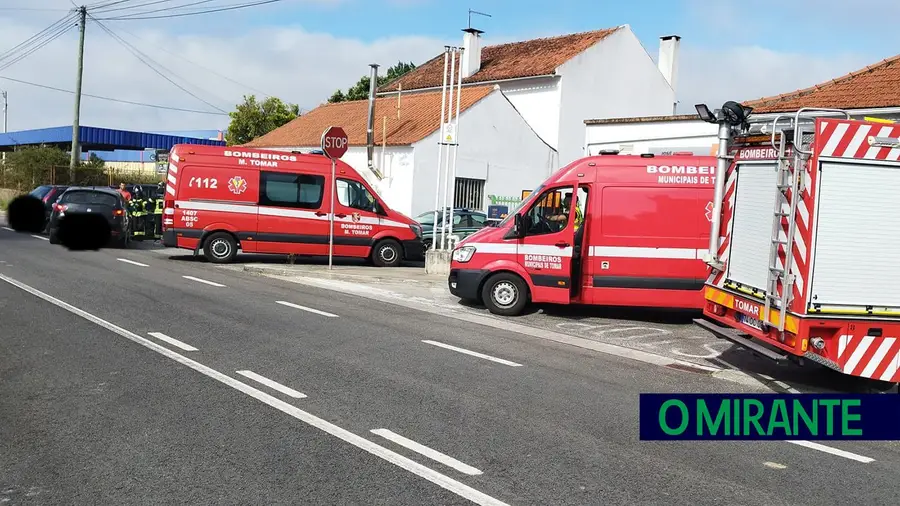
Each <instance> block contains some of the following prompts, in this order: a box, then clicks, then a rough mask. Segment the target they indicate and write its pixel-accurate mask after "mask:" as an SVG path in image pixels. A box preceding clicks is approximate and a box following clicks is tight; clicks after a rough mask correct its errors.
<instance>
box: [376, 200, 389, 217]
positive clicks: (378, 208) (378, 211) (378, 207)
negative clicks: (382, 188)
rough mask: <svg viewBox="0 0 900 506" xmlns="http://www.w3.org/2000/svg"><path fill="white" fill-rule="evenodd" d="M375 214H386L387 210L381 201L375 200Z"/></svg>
mask: <svg viewBox="0 0 900 506" xmlns="http://www.w3.org/2000/svg"><path fill="white" fill-rule="evenodd" d="M375 214H380V215H382V216H387V211H385V210H384V206H382V205H381V202H379V201H377V200H376V201H375Z"/></svg>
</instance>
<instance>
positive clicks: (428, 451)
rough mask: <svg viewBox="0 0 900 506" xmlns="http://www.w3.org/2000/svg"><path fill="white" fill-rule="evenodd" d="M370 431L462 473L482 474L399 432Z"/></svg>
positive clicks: (470, 474) (385, 430)
mask: <svg viewBox="0 0 900 506" xmlns="http://www.w3.org/2000/svg"><path fill="white" fill-rule="evenodd" d="M371 432H372V434H375V435H378V436H381V437H383V438H385V439H387V440H389V441H393V442H395V443H397V444H398V445H400V446H402V447H404V448H408V449H410V450H412V451H414V452H416V453H419V454H422V455H424V456H426V457H428V458H429V459H431V460H434V461H436V462H440V463H441V464H444V465H445V466H447V467H452V468H453V469H456V470H457V471H459V472H461V473H463V474H468V475H469V476H477V475H479V474H482V473H481V471H479V470H478V469H475V468H474V467H472V466H470V465H468V464H466V463H463V462H460V461H458V460H456V459H454V458H453V457H451V456H449V455H445V454H443V453H441V452H439V451H437V450H434V449H432V448H429V447H427V446H425V445H423V444H419V443H417V442H415V441H413V440H412V439H407V438H405V437H403V436H401V435H400V434H397V433H394V432H391V431H389V430H387V429H372V430H371Z"/></svg>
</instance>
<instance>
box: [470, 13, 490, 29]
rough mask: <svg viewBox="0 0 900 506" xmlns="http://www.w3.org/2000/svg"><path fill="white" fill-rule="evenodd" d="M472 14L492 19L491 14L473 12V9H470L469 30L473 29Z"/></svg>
mask: <svg viewBox="0 0 900 506" xmlns="http://www.w3.org/2000/svg"><path fill="white" fill-rule="evenodd" d="M472 14H478V15H479V16H486V17H491V15H490V14H485V13H483V12H478V11H473V10H472V9H469V28H472Z"/></svg>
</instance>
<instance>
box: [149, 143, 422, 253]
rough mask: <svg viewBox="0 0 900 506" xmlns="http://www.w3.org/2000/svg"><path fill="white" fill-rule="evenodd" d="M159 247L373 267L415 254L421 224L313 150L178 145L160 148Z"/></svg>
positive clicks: (346, 168) (349, 170) (419, 248)
mask: <svg viewBox="0 0 900 506" xmlns="http://www.w3.org/2000/svg"><path fill="white" fill-rule="evenodd" d="M166 177H167V182H166V194H165V210H164V215H163V244H164V245H166V246H168V247H178V248H186V249H191V250H194V251H195V252H199V250H201V249H202V250H203V253H204V255H205V256H206V257H207V258H208V259H209V261H211V262H216V263H225V262H230V261H232V260H233V259H234V257H235V254H236V253H237V250H238V249H240V250H242V251H244V252H246V253H275V254H296V255H312V256H318V255H328V243H329V234H330V232H331V230H330V225H329V224H330V216H329V214H330V211H331V199H330V198H329V196H330V192H332V191H335V192H336V195H335V199H334V206H335V207H334V231H333V232H334V255H335V256H338V257H359V258H367V259H371V261H372V262H373V263H374V264H375V265H378V266H396V265H398V264H399V263H400V262H401V260H403V259H407V260H421V259H422V258H423V256H424V248H423V245H422V229H421V226H420V225H419V224H418V223H416V222H415V221H414V220H412V219H411V218H408V217H407V216H404V215H403V214H400V213H399V212H397V211H394V210H391V209H390V208H389V207H388V206H387V205H386V204H385V203H384V201H383V200H382V199H381V198H380V197H379V196H378V194H376V193H375V192H374V191H373V190H372V188H371V187H370V186H369V185H368V183H367V182H366V181H365V179H363V178H362V176H360V175H359V173H357V172H356V170H354V169H353V168H352V167H350V166H349V165H347V164H346V163H344V162H342V161H340V160H338V161H337V166H336V170H335V180H334V181H332V180H331V161H330V160H329V159H328V158H326V157H324V156H322V155H316V154H300V153H287V152H280V151H266V150H256V149H246V148H241V147H223V146H198V145H192V144H179V145H176V146H174V147H173V148H172V150H171V152H170V154H169V170H168V174H167V176H166Z"/></svg>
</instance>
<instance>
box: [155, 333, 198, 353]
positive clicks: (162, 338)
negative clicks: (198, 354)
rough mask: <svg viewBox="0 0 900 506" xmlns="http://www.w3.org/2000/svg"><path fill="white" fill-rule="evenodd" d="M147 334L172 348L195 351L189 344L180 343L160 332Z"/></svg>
mask: <svg viewBox="0 0 900 506" xmlns="http://www.w3.org/2000/svg"><path fill="white" fill-rule="evenodd" d="M147 333H148V334H150V335H151V336H153V337H155V338H157V339H159V340H160V341H164V342H167V343H169V344H171V345H172V346H177V347H179V348H181V349H182V350H184V351H197V348H194V347H193V346H191V345H189V344H185V343H182V342H181V341H179V340H178V339H175V338H174V337H169V336H167V335H165V334H163V333H162V332H147Z"/></svg>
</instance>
